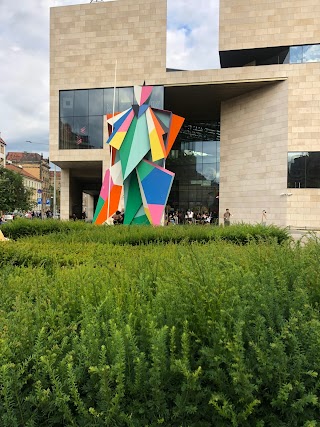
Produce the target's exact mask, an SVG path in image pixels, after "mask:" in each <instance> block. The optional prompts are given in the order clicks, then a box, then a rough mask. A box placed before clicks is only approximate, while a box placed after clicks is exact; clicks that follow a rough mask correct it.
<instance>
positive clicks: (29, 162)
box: [7, 151, 50, 214]
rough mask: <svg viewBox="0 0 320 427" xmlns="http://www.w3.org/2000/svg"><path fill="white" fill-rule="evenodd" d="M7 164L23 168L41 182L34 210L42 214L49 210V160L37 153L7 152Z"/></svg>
mask: <svg viewBox="0 0 320 427" xmlns="http://www.w3.org/2000/svg"><path fill="white" fill-rule="evenodd" d="M7 163H10V164H12V165H15V166H18V167H21V168H23V169H24V170H25V171H26V172H28V173H29V174H31V175H32V176H33V177H34V178H36V179H37V180H39V181H41V183H42V186H41V192H39V193H38V197H37V207H36V209H37V210H38V211H41V212H42V214H44V213H45V212H46V210H47V209H48V208H50V174H49V172H50V164H49V159H45V158H44V157H43V156H42V154H38V153H28V152H26V151H24V152H17V151H9V152H8V154H7ZM48 201H49V203H48Z"/></svg>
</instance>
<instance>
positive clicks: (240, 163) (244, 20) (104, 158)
mask: <svg viewBox="0 0 320 427" xmlns="http://www.w3.org/2000/svg"><path fill="white" fill-rule="evenodd" d="M151 12H152V13H151ZM319 19H320V3H319V2H318V1H316V0H304V1H303V2H302V0H293V1H291V2H286V3H281V4H280V3H279V4H278V3H275V2H270V1H267V0H249V1H248V0H247V1H245V0H221V1H220V50H222V51H227V50H234V49H252V48H263V47H273V46H289V45H298V44H307V43H319V42H320V27H319V26H318V25H317V24H318V22H319ZM50 31H51V44H50V64H51V65H50V76H51V77H50V160H51V161H53V162H55V163H56V164H58V165H59V166H60V167H61V169H62V171H61V218H63V219H67V218H69V217H70V215H71V214H72V210H73V207H74V206H75V203H74V202H73V200H75V199H76V198H79V194H77V186H76V184H75V181H73V180H72V176H73V175H74V174H75V172H74V170H75V169H77V170H78V173H79V170H80V169H81V168H83V170H85V169H86V167H89V165H101V174H103V173H104V171H105V170H106V169H107V167H108V164H109V158H108V150H107V147H106V145H105V146H104V148H103V149H96V150H59V90H67V89H90V88H106V87H113V86H114V82H115V68H116V81H117V86H118V87H126V86H133V85H135V84H143V82H145V83H146V84H150V85H163V86H164V87H173V86H190V85H195V86H197V85H211V86H214V88H215V89H216V91H215V93H217V96H218V97H219V96H220V97H221V164H220V169H221V173H220V196H219V197H220V215H219V216H220V218H222V216H223V212H224V210H225V208H226V207H228V208H229V209H230V211H231V212H232V213H233V217H232V221H236V222H237V221H245V222H251V223H255V222H259V221H260V220H261V211H262V209H265V210H267V212H268V223H270V222H272V223H275V224H278V225H281V226H293V227H300V226H308V227H316V226H319V223H320V214H317V212H319V208H320V189H316V188H315V189H290V191H289V190H288V189H287V152H288V151H320V145H319V141H318V135H319V130H320V79H319V77H320V63H307V64H275V65H264V66H256V67H254V66H250V67H241V68H224V69H216V70H201V71H177V72H166V0H137V1H135V2H134V4H133V3H132V2H131V0H117V1H113V2H101V3H91V4H83V5H76V6H65V7H58V8H51V24H50ZM137 58H138V59H137ZM116 64H117V66H116ZM287 194H290V195H289V196H288V195H287ZM302 202H303V203H302ZM78 204H79V203H78ZM302 205H303V207H302Z"/></svg>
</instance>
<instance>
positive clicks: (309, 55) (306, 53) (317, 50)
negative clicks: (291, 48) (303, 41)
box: [303, 44, 320, 62]
mask: <svg viewBox="0 0 320 427" xmlns="http://www.w3.org/2000/svg"><path fill="white" fill-rule="evenodd" d="M319 61H320V45H317V44H315V45H308V46H303V62H319Z"/></svg>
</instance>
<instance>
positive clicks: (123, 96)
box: [118, 87, 133, 111]
mask: <svg viewBox="0 0 320 427" xmlns="http://www.w3.org/2000/svg"><path fill="white" fill-rule="evenodd" d="M118 96H119V101H118V102H119V107H118V108H119V111H125V110H127V109H128V108H130V107H131V106H132V104H133V88H132V87H121V88H119V95H118Z"/></svg>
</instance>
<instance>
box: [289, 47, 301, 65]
mask: <svg viewBox="0 0 320 427" xmlns="http://www.w3.org/2000/svg"><path fill="white" fill-rule="evenodd" d="M302 61H303V51H302V46H291V47H290V63H291V64H300V63H301V62H302Z"/></svg>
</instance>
